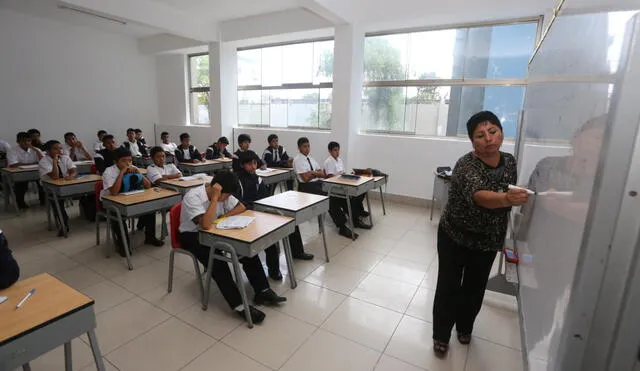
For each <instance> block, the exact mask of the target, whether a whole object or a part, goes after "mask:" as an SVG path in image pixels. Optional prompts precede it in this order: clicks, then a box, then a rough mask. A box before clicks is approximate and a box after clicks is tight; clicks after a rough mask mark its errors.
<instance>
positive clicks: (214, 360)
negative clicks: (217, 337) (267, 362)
mask: <svg viewBox="0 0 640 371" xmlns="http://www.w3.org/2000/svg"><path fill="white" fill-rule="evenodd" d="M202 370H207V371H271V370H270V369H269V368H267V367H265V366H263V365H261V364H259V363H258V362H256V361H254V360H253V359H251V358H249V357H247V356H245V355H244V354H242V353H240V352H238V351H237V350H235V349H233V348H230V347H228V346H227V345H225V344H223V343H222V342H219V343H217V344H216V345H214V346H213V347H212V348H211V349H209V350H207V351H206V352H204V353H203V354H202V355H200V356H199V357H198V358H196V359H195V360H194V361H193V362H191V363H189V365H187V367H185V368H183V369H182V370H180V371H202Z"/></svg>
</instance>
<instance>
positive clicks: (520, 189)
mask: <svg viewBox="0 0 640 371" xmlns="http://www.w3.org/2000/svg"><path fill="white" fill-rule="evenodd" d="M507 188H509V189H513V190H518V191H525V192H527V194H528V195H535V194H536V192H534V191H532V190H530V189H527V188H523V187H518V186H517V185H513V184H509V185H508V186H507Z"/></svg>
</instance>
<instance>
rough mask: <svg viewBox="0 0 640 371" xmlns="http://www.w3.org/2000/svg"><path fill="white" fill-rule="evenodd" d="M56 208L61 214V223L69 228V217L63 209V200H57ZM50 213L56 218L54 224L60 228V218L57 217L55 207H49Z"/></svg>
mask: <svg viewBox="0 0 640 371" xmlns="http://www.w3.org/2000/svg"><path fill="white" fill-rule="evenodd" d="M58 207H59V208H60V213H61V214H62V221H64V224H65V225H66V226H67V228H69V216H68V215H67V210H66V209H65V207H64V200H58ZM51 211H52V212H53V216H54V217H55V218H56V223H57V224H58V226H60V227H62V224H61V223H60V217H59V216H58V211H57V210H56V205H51Z"/></svg>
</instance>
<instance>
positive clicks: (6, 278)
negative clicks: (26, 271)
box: [0, 233, 20, 305]
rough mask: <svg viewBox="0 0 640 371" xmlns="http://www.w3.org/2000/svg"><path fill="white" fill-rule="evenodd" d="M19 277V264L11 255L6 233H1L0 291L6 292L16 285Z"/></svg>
mask: <svg viewBox="0 0 640 371" xmlns="http://www.w3.org/2000/svg"><path fill="white" fill-rule="evenodd" d="M19 277H20V267H18V262H16V260H15V259H14V258H13V256H12V255H11V250H10V249H9V242H8V241H7V239H6V238H5V236H4V233H0V290H4V289H6V288H8V287H9V286H11V285H13V284H14V283H16V281H18V278H19ZM5 305H6V304H5Z"/></svg>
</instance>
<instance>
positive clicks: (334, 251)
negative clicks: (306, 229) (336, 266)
mask: <svg viewBox="0 0 640 371" xmlns="http://www.w3.org/2000/svg"><path fill="white" fill-rule="evenodd" d="M330 236H331V235H330V234H327V250H329V258H332V257H334V256H336V255H338V253H340V252H341V251H342V250H344V248H345V246H347V245H348V244H349V243H350V241H351V240H349V239H347V238H345V237H342V236H339V237H340V239H336V238H335V237H330ZM304 251H305V252H308V253H310V254H313V255H315V256H316V257H317V258H319V259H322V260H324V259H325V253H324V245H323V244H322V236H321V235H317V236H316V237H313V238H312V239H310V240H309V242H306V243H305V244H304Z"/></svg>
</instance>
